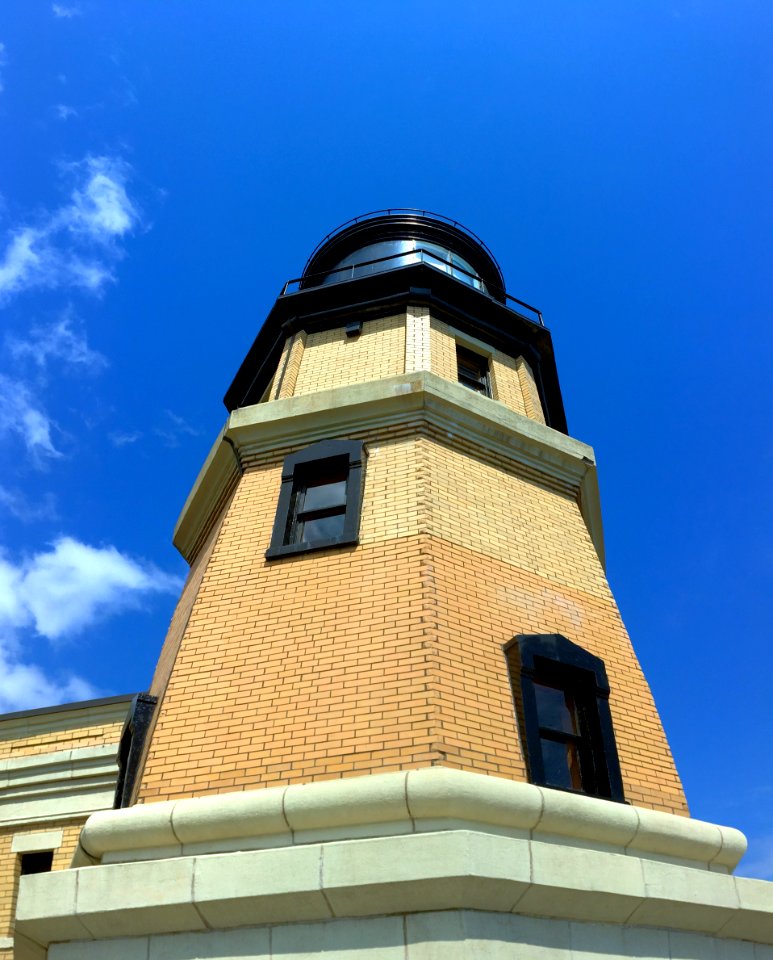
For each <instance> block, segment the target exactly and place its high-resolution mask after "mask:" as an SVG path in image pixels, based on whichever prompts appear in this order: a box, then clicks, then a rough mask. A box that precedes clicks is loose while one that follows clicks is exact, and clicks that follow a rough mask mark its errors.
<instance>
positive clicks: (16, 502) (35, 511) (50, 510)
mask: <svg viewBox="0 0 773 960" xmlns="http://www.w3.org/2000/svg"><path fill="white" fill-rule="evenodd" d="M0 508H2V509H3V510H5V511H6V512H7V513H9V514H10V515H11V516H12V517H15V518H16V519H17V520H21V521H22V522H23V523H33V522H35V521H38V520H55V519H56V515H57V514H56V500H55V498H54V496H53V494H50V493H48V494H46V495H45V496H44V497H36V498H35V499H34V500H33V499H31V498H30V497H28V496H27V495H26V494H24V493H22V491H20V490H12V489H11V488H10V487H5V486H2V485H0Z"/></svg>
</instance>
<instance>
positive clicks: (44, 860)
mask: <svg viewBox="0 0 773 960" xmlns="http://www.w3.org/2000/svg"><path fill="white" fill-rule="evenodd" d="M53 863H54V851H53V850H35V851H34V852H32V853H23V854H22V855H21V875H22V876H23V877H26V876H27V874H30V873H48V872H49V870H50V869H51V867H52V866H53Z"/></svg>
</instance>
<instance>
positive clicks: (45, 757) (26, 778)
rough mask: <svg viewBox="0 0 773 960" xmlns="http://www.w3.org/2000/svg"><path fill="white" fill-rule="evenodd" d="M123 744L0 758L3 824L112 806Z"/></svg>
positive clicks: (77, 814) (25, 821)
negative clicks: (120, 746)
mask: <svg viewBox="0 0 773 960" xmlns="http://www.w3.org/2000/svg"><path fill="white" fill-rule="evenodd" d="M117 776H118V745H117V744H116V743H108V744H99V745H97V746H91V747H77V748H75V749H72V750H57V751H54V752H52V753H38V754H32V755H31V756H13V757H8V758H6V759H3V760H0V824H2V825H4V826H7V825H9V824H17V823H18V824H22V823H23V824H27V823H33V822H36V821H42V820H56V819H59V818H62V817H65V818H66V817H72V816H86V815H88V814H90V813H93V812H94V811H96V810H104V809H105V808H106V807H108V808H109V807H111V806H112V805H113V795H114V794H115V784H116V779H117Z"/></svg>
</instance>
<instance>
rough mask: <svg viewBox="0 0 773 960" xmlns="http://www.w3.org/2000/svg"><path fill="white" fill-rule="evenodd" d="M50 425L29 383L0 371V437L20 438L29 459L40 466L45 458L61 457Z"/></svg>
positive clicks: (51, 421) (52, 426) (51, 422)
mask: <svg viewBox="0 0 773 960" xmlns="http://www.w3.org/2000/svg"><path fill="white" fill-rule="evenodd" d="M54 428H55V424H54V422H53V420H51V419H50V418H49V416H48V415H47V414H46V412H45V410H44V409H43V407H42V405H41V404H40V403H39V402H38V401H37V400H36V399H35V398H34V397H33V395H32V391H31V390H30V388H29V386H27V384H25V383H23V382H22V381H21V380H14V379H12V378H11V377H7V376H5V374H1V373H0V439H2V438H4V437H8V436H16V437H18V438H20V439H21V440H22V442H23V443H24V446H25V448H26V450H27V452H28V453H29V454H30V456H31V457H32V459H33V462H34V463H35V464H36V465H37V466H43V465H44V464H45V462H46V461H47V460H52V459H58V458H59V457H61V456H63V454H62V453H61V451H59V450H57V448H56V447H55V446H54V441H53V440H52V438H51V434H52V431H53V430H54Z"/></svg>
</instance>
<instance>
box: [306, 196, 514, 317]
mask: <svg viewBox="0 0 773 960" xmlns="http://www.w3.org/2000/svg"><path fill="white" fill-rule="evenodd" d="M415 263H425V264H427V265H428V266H430V267H433V268H434V269H436V270H439V271H441V272H442V273H445V274H448V275H450V276H452V277H454V278H455V279H456V280H458V281H460V282H461V283H464V284H465V285H466V286H469V287H473V288H474V289H477V290H480V291H482V292H484V293H487V294H489V295H490V296H492V297H494V299H497V300H502V299H503V298H504V278H503V277H502V271H501V270H500V268H499V264H498V263H497V261H496V259H495V257H494V255H493V253H491V251H490V250H489V249H488V247H487V246H486V244H485V243H484V242H483V241H482V240H481V239H480V238H479V237H477V236H476V235H475V234H474V233H473V232H472V231H471V230H468V229H467V228H466V227H464V226H462V224H460V223H458V222H457V221H456V220H450V219H448V218H447V217H444V216H442V215H441V214H437V213H429V212H427V211H426V210H413V209H407V208H392V209H388V210H377V211H374V212H372V213H367V214H365V215H364V216H361V217H355V218H354V219H353V220H349V221H348V222H347V223H344V224H342V225H341V226H340V227H338V228H337V229H336V230H333V231H332V232H331V233H329V234H328V235H327V236H326V237H325V238H324V239H323V240H322V241H321V242H320V243H319V244H318V245H317V247H316V248H315V250H314V252H313V253H312V254H311V256H310V257H309V259H308V261H307V263H306V266H305V267H304V270H303V280H302V282H301V286H302V287H312V286H319V285H328V284H332V283H336V282H339V281H341V280H352V279H355V278H358V277H365V276H371V275H373V274H376V273H384V272H387V271H389V270H397V269H399V268H400V267H406V266H409V265H410V264H415Z"/></svg>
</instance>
